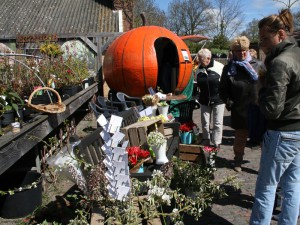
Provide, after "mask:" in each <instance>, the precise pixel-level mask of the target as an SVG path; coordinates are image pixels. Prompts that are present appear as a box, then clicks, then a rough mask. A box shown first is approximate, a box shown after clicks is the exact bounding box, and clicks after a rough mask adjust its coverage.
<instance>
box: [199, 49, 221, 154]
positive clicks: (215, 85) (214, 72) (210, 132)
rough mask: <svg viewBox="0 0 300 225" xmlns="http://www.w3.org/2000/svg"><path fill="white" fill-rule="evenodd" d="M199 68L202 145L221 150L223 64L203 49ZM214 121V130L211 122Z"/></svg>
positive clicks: (200, 54)
mask: <svg viewBox="0 0 300 225" xmlns="http://www.w3.org/2000/svg"><path fill="white" fill-rule="evenodd" d="M197 58H198V63H199V67H198V68H197V70H196V76H197V86H198V88H199V90H200V93H199V99H198V100H199V103H200V104H201V107H200V110H201V125H202V144H204V145H210V141H211V142H212V144H213V145H214V146H215V147H217V148H218V149H219V148H220V144H221V142H222V133H223V115H224V108H225V104H224V102H223V101H222V100H221V99H220V97H219V83H220V77H221V73H222V70H223V67H224V66H223V64H222V63H220V62H217V61H215V60H214V59H212V58H211V52H210V50H208V49H206V48H204V49H201V50H200V51H199V52H198V54H197ZM211 119H212V129H210V121H211Z"/></svg>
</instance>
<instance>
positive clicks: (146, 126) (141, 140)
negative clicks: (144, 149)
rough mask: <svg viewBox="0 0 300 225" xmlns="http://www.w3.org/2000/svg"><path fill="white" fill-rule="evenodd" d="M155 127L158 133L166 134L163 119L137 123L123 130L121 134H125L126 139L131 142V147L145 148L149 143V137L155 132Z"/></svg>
mask: <svg viewBox="0 0 300 225" xmlns="http://www.w3.org/2000/svg"><path fill="white" fill-rule="evenodd" d="M155 125H156V126H157V129H158V131H159V132H161V133H162V134H164V125H163V123H162V121H161V119H155V120H147V121H141V122H136V123H133V124H130V125H129V126H126V127H123V128H121V132H123V133H124V134H125V139H126V140H129V146H140V145H142V146H143V145H144V144H145V143H147V135H148V134H149V133H150V132H151V131H155V129H156V126H155Z"/></svg>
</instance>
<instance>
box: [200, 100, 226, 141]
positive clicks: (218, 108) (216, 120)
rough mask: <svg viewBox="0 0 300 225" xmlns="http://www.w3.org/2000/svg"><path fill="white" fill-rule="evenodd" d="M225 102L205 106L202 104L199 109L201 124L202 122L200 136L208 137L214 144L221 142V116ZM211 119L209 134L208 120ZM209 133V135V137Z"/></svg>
mask: <svg viewBox="0 0 300 225" xmlns="http://www.w3.org/2000/svg"><path fill="white" fill-rule="evenodd" d="M224 108H225V104H220V105H213V106H207V105H202V104H201V107H200V110H201V124H202V138H203V139H210V140H211V142H212V143H213V144H214V145H219V144H221V143H222V135H223V116H224ZM211 119H212V126H213V127H212V129H211V132H212V133H211V134H210V120H211ZM210 135H211V137H210Z"/></svg>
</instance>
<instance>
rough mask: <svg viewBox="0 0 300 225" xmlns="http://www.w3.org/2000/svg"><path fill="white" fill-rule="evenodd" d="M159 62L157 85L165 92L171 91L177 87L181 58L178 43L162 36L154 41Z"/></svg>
mask: <svg viewBox="0 0 300 225" xmlns="http://www.w3.org/2000/svg"><path fill="white" fill-rule="evenodd" d="M154 47H155V51H156V57H157V63H158V75H157V87H159V88H160V90H162V91H163V93H171V92H174V90H175V89H176V87H177V84H178V76H179V58H178V53H177V48H176V45H175V43H174V42H173V41H171V40H170V39H168V38H165V37H161V38H158V39H157V40H156V41H155V42H154Z"/></svg>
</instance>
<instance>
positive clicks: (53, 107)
mask: <svg viewBox="0 0 300 225" xmlns="http://www.w3.org/2000/svg"><path fill="white" fill-rule="evenodd" d="M41 90H49V91H51V92H53V93H54V94H55V95H56V96H57V103H52V104H49V105H45V104H38V105H33V104H32V103H31V100H32V97H33V96H34V94H35V93H36V92H38V91H41ZM27 105H28V106H29V107H30V108H33V109H35V110H38V111H42V112H48V113H61V112H63V111H65V110H66V106H65V104H64V103H62V101H61V97H60V95H59V93H58V92H57V91H55V90H54V89H53V88H50V87H41V88H37V89H36V90H34V91H33V92H32V93H31V94H30V96H29V99H28V103H27Z"/></svg>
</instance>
